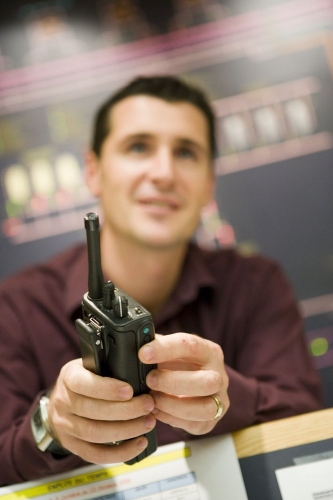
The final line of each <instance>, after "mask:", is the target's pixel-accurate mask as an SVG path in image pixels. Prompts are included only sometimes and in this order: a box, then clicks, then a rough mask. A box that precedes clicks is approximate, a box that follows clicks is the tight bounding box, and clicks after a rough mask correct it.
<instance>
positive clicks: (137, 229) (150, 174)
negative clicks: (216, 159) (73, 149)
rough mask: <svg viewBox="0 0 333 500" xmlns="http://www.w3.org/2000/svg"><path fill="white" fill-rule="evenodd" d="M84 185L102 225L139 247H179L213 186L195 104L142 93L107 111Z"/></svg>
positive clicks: (202, 122)
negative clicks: (106, 126)
mask: <svg viewBox="0 0 333 500" xmlns="http://www.w3.org/2000/svg"><path fill="white" fill-rule="evenodd" d="M110 130H111V132H110V134H109V135H108V137H107V138H106V140H105V141H104V143H103V147H102V151H101V155H100V158H98V159H96V158H95V157H92V159H91V161H90V165H89V164H88V169H87V180H88V185H89V186H90V189H91V191H92V193H93V194H94V195H95V196H98V197H99V198H100V201H101V205H102V209H103V212H104V230H105V231H111V234H113V235H114V236H116V237H118V238H119V237H123V238H126V239H127V240H129V241H135V242H137V243H140V244H141V245H144V246H149V247H154V248H167V247H172V246H175V245H176V246H177V245H179V244H180V245H183V244H184V243H185V242H187V241H188V240H189V239H190V238H191V236H192V234H193V232H194V231H195V229H196V226H197V224H198V221H199V218H200V212H201V209H202V207H203V206H204V205H205V204H206V203H207V202H208V201H209V199H210V197H211V194H212V188H213V174H212V170H211V165H210V151H209V143H208V125H207V122H206V118H205V116H204V115H203V113H202V112H201V111H200V110H199V109H198V108H196V107H195V106H194V105H192V104H189V103H185V102H181V103H168V102H165V101H163V100H161V99H158V98H155V97H149V96H144V95H139V96H133V97H127V98H126V99H124V100H122V101H120V102H119V103H117V104H116V105H115V107H114V108H113V110H112V113H111V128H110Z"/></svg>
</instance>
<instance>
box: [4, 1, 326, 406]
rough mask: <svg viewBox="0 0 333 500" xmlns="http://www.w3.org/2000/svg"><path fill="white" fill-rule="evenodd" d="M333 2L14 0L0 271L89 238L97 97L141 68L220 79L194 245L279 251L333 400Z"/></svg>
mask: <svg viewBox="0 0 333 500" xmlns="http://www.w3.org/2000/svg"><path fill="white" fill-rule="evenodd" d="M332 28H333V0H85V1H84V2H82V1H80V0H43V1H42V0H40V1H35V2H28V1H19V0H11V1H10V2H2V5H1V17H0V181H1V188H0V256H1V260H0V279H1V280H2V279H4V278H5V277H6V276H8V275H10V274H12V273H14V272H16V271H18V270H20V269H21V268H23V267H25V266H27V265H30V264H33V263H35V262H38V261H41V260H44V259H46V258H48V257H50V256H51V255H53V254H55V253H56V252H58V251H60V250H62V249H64V248H65V247H67V246H68V245H70V244H72V243H74V242H76V241H78V240H84V238H85V235H84V234H83V229H82V228H83V215H84V214H85V213H86V212H87V211H89V210H91V209H95V208H96V207H95V204H96V201H95V200H94V199H92V198H91V197H90V196H89V194H88V192H87V190H86V188H85V185H84V180H83V167H84V153H85V150H86V149H87V147H88V144H89V140H90V131H91V122H92V117H93V115H94V112H95V110H96V108H97V107H98V105H99V104H100V103H101V102H102V101H103V100H104V99H105V98H106V97H107V96H109V94H110V93H111V92H112V91H113V90H115V89H116V88H118V87H119V86H120V85H122V84H123V83H125V82H127V81H128V80H129V79H130V78H132V77H134V76H136V75H139V74H140V75H147V74H155V73H167V74H176V75H181V76H183V77H185V78H186V79H187V80H188V81H189V82H193V83H195V84H199V85H201V86H203V87H204V88H206V90H207V91H208V93H209V96H210V98H211V100H212V102H213V105H214V107H215V110H216V114H217V117H218V140H219V144H220V150H219V155H218V158H217V159H216V164H215V169H216V173H217V190H216V198H215V200H214V202H212V203H211V204H210V206H209V207H207V209H205V211H204V212H203V213H202V220H201V224H200V227H199V228H198V232H197V235H196V240H197V242H198V244H200V245H203V246H208V247H212V248H219V247H228V246H234V245H237V246H238V247H239V249H240V251H241V252H243V253H245V254H253V253H256V252H261V253H263V254H266V255H268V256H270V257H273V258H274V259H276V260H278V261H279V262H280V264H281V265H282V267H283V268H284V270H285V272H286V273H287V275H288V277H289V279H290V281H291V283H292V285H293V287H294V291H295V294H296V296H297V299H298V300H299V304H300V308H301V310H302V313H303V316H304V321H305V329H306V336H307V341H308V345H309V350H310V352H311V353H312V355H313V356H314V360H315V363H316V366H317V368H318V370H319V372H320V374H321V377H322V380H323V383H324V397H325V405H326V406H327V407H328V406H333V193H332V191H333V84H332V79H333V29H332Z"/></svg>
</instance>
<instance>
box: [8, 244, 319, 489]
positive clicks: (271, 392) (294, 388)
mask: <svg viewBox="0 0 333 500" xmlns="http://www.w3.org/2000/svg"><path fill="white" fill-rule="evenodd" d="M110 278H111V279H112V277H110ZM161 286H162V285H161ZM86 291H87V255H86V248H85V245H80V246H76V247H74V248H71V249H70V250H68V251H66V252H65V253H63V254H61V255H59V256H57V257H56V258H54V259H52V260H51V261H49V262H47V263H46V264H42V265H39V266H36V267H33V268H31V269H28V270H26V271H24V272H22V273H20V274H17V275H16V276H13V277H11V278H9V279H7V280H6V281H4V282H3V283H2V284H1V285H0V352H1V363H0V402H1V417H0V457H1V459H0V462H1V467H0V485H5V484H12V483H16V482H20V481H26V480H31V479H35V478H39V477H43V476H46V475H49V474H53V473H60V472H63V471H67V470H71V469H73V468H75V467H79V466H81V465H87V464H86V462H83V461H82V460H81V459H80V458H78V457H76V456H73V455H71V456H69V457H65V458H60V459H57V458H55V457H54V456H53V455H52V454H51V453H49V452H45V453H43V452H41V451H39V450H38V448H37V447H36V444H35V443H34V440H33V437H32V434H31V429H30V416H31V412H32V410H33V408H34V407H35V406H36V404H37V401H38V399H39V397H40V394H41V393H42V392H45V391H46V390H47V389H48V388H50V387H51V386H52V385H53V384H54V383H55V381H56V379H57V376H58V374H59V371H60V369H61V367H62V366H63V365H64V364H65V363H66V362H68V361H69V360H71V359H74V358H78V357H80V349H79V340H78V335H77V332H76V330H75V326H74V320H75V319H76V318H77V317H80V316H81V306H80V303H81V298H82V295H83V293H85V292H86ZM154 321H155V327H156V331H157V332H158V333H162V334H169V333H175V332H179V331H183V332H188V333H192V332H193V333H196V334H198V335H200V336H202V337H205V338H207V339H210V340H212V341H214V342H216V343H218V344H219V345H220V346H221V347H222V349H223V352H224V357H225V363H226V367H227V371H228V375H229V377H230V385H229V396H230V401H231V406H230V409H229V411H228V412H227V414H226V416H225V417H224V418H223V419H222V420H221V421H219V422H218V424H217V425H216V427H215V429H214V430H213V431H212V432H211V433H210V435H216V434H221V433H228V432H232V431H234V430H237V429H241V428H244V427H248V426H250V425H253V424H255V423H258V422H265V421H268V420H274V419H279V418H284V417H288V416H290V415H295V414H298V413H305V412H309V411H313V410H318V409H320V408H321V407H322V403H321V388H320V382H319V376H318V374H317V372H316V370H315V368H314V366H313V363H312V360H311V358H310V356H309V354H308V351H307V347H306V343H305V336H304V333H303V330H302V321H301V318H300V315H299V312H298V309H297V305H296V302H295V298H294V296H293V293H292V290H291V287H290V285H289V284H288V282H287V280H286V278H285V277H284V275H283V273H282V272H281V270H280V268H279V266H278V265H277V264H276V263H274V262H272V261H270V260H268V259H266V258H263V257H259V256H256V257H250V258H245V257H242V256H240V255H239V254H238V253H237V252H235V251H234V250H221V251H217V252H207V251H203V250H199V249H198V248H197V247H195V246H192V245H191V246H190V249H189V253H188V256H187V259H186V261H185V264H184V267H183V270H182V274H181V276H180V279H179V282H178V284H177V285H176V287H175V289H174V291H173V293H172V295H171V297H170V298H169V300H168V302H167V303H166V304H165V306H164V307H163V309H162V310H161V312H160V313H159V314H158V315H157V316H156V317H155V318H154ZM157 431H158V441H159V444H160V445H163V444H167V443H171V442H175V441H180V440H185V439H192V438H193V437H194V436H190V435H188V434H187V433H186V432H184V431H182V430H180V429H175V428H171V427H169V426H167V425H165V424H161V423H160V422H158V423H157Z"/></svg>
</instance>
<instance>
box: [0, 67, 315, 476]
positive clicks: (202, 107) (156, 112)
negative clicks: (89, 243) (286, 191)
mask: <svg viewBox="0 0 333 500" xmlns="http://www.w3.org/2000/svg"><path fill="white" fill-rule="evenodd" d="M214 137H215V136H214V117H213V114H212V111H211V109H210V106H209V104H208V102H207V100H206V98H205V97H204V95H203V94H202V93H201V91H199V90H197V89H195V88H192V87H191V86H188V85H186V84H184V83H183V82H181V81H180V80H178V79H176V78H172V77H151V78H138V79H136V80H134V81H133V82H131V83H130V84H129V85H128V86H126V87H125V88H124V89H121V90H120V91H119V92H118V93H117V94H116V95H115V96H113V97H112V98H111V99H110V100H109V101H108V102H107V103H106V104H105V105H104V106H102V108H101V109H100V111H99V113H98V115H97V119H96V124H95V132H94V138H93V144H92V150H91V152H90V153H89V154H88V156H87V169H86V180H87V184H88V186H89V188H90V190H91V192H92V193H93V194H94V195H95V196H96V197H98V198H99V200H100V204H101V209H102V212H103V219H104V221H103V227H102V232H101V254H102V266H103V272H104V275H105V277H106V278H107V279H110V280H112V281H113V282H114V283H115V284H116V285H117V286H119V288H121V289H122V290H124V291H126V293H128V294H129V295H130V296H132V297H133V298H135V299H136V300H137V301H138V302H139V303H141V304H142V305H143V306H145V307H146V308H147V309H149V310H150V311H151V312H152V314H153V317H154V322H155V327H156V331H157V332H158V335H157V336H156V339H155V340H154V341H152V342H151V343H149V344H147V345H146V346H144V347H142V348H141V349H140V351H139V357H140V360H141V361H142V362H143V363H147V364H153V363H158V369H157V370H153V371H152V372H150V373H149V375H148V376H147V384H148V386H149V387H150V388H151V393H150V394H145V395H140V396H137V397H133V391H132V388H131V387H130V386H129V385H128V384H126V383H124V382H121V381H119V380H115V379H112V378H107V377H105V378H102V377H100V376H98V375H95V374H93V373H91V372H89V371H87V370H85V369H84V368H83V366H82V361H81V359H80V351H79V342H78V335H77V333H76V331H75V327H74V320H75V319H76V318H78V317H79V316H80V315H81V306H80V302H81V298H82V295H83V293H84V292H85V291H86V289H87V257H86V248H85V245H79V246H77V247H75V248H74V249H70V250H69V251H67V252H65V253H64V254H62V255H60V256H58V257H56V258H54V259H52V261H51V262H49V263H47V264H45V265H40V266H37V267H35V268H33V269H30V270H27V271H26V272H24V273H21V274H20V275H18V276H15V277H12V278H11V279H9V280H7V281H6V282H4V283H3V284H2V287H1V290H0V299H1V302H0V304H1V315H0V348H1V353H2V358H3V361H2V363H1V366H0V381H1V383H0V395H1V401H3V402H5V404H3V407H2V415H1V419H0V456H1V465H2V467H1V469H0V483H1V484H6V483H7V484H8V483H9V484H10V483H15V482H19V481H23V480H29V479H34V478H37V477H41V476H45V475H48V474H51V473H59V472H62V471H65V470H70V469H71V468H74V467H77V466H80V465H84V464H86V463H87V462H88V463H114V462H120V461H127V460H129V459H131V458H133V457H135V456H136V455H138V453H139V452H141V451H142V450H143V449H144V448H145V447H146V445H147V441H146V439H145V437H143V434H145V433H146V432H147V431H148V430H150V429H152V428H154V426H155V425H157V432H158V441H159V444H160V445H163V444H166V443H169V442H174V441H178V440H184V439H191V438H193V437H194V436H198V435H205V434H208V433H209V435H216V434H220V433H223V432H231V431H233V430H236V429H239V428H242V427H246V426H249V425H252V424H255V423H257V422H263V421H267V420H272V419H277V418H283V417H287V416H289V415H293V414H296V413H301V412H306V411H312V410H316V409H319V408H320V407H321V403H320V388H319V381H318V375H317V374H316V372H315V370H314V368H313V366H312V363H311V360H310V359H309V356H308V353H307V349H306V345H305V342H304V336H303V332H302V328H301V320H300V317H299V314H298V311H297V307H296V305H295V300H294V298H293V295H292V292H291V290H290V287H289V285H288V283H287V282H286V280H285V278H284V276H283V274H282V273H281V271H280V269H279V267H278V266H277V265H276V264H275V263H273V262H271V261H269V260H267V259H264V258H262V257H252V258H243V257H241V256H239V255H238V254H237V252H236V251H234V250H221V251H217V252H214V253H211V252H207V251H202V250H199V249H198V248H197V247H195V246H194V245H192V244H191V243H190V239H191V237H192V235H193V232H194V231H195V228H196V226H197V224H198V221H199V217H200V212H201V209H202V208H203V207H204V206H205V204H206V203H207V202H208V201H209V200H210V198H211V196H212V193H213V189H214V176H213V172H212V167H211V162H212V157H213V154H214V148H215V138H214ZM46 392H48V400H45V398H43V395H44V394H45V393H46ZM41 397H42V399H41ZM40 401H41V403H40ZM45 401H47V406H44V403H45ZM40 404H41V406H42V412H44V413H43V415H44V417H45V419H47V420H48V422H46V424H47V430H48V433H49V434H50V436H51V437H52V438H53V440H54V441H53V442H52V443H51V444H50V446H49V447H48V448H47V449H46V450H45V451H41V450H39V449H38V447H37V444H36V442H35V441H36V440H37V441H38V437H36V432H35V433H34V434H35V435H34V434H33V432H32V430H31V424H30V420H31V417H32V416H33V415H35V414H36V411H39V409H40ZM229 406H230V408H229ZM45 412H46V414H45ZM115 441H122V443H121V444H120V445H119V446H105V445H104V443H109V442H115ZM66 450H67V451H66Z"/></svg>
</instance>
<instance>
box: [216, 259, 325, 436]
mask: <svg viewBox="0 0 333 500" xmlns="http://www.w3.org/2000/svg"><path fill="white" fill-rule="evenodd" d="M254 275H255V276H256V278H255V280H256V281H255V282H254V281H252V280H251V276H249V278H248V283H247V294H246V296H245V300H244V303H245V304H246V306H245V307H246V311H245V310H244V314H242V321H243V324H242V328H241V331H242V332H243V333H242V334H239V330H238V332H236V331H235V332H234V334H235V335H236V336H238V337H239V340H238V348H237V349H235V352H236V354H235V356H234V362H233V366H232V368H231V367H230V366H228V365H227V366H226V370H227V373H228V376H229V397H230V408H229V410H228V412H227V413H226V416H225V417H224V418H222V419H221V420H220V421H219V423H218V424H217V426H216V429H215V430H214V432H213V433H221V432H232V431H234V430H237V429H241V428H244V427H248V426H251V425H253V424H256V423H262V422H267V421H270V420H276V419H281V418H286V417H289V416H292V415H297V414H301V413H306V412H310V411H315V410H319V409H321V408H322V407H323V404H322V391H321V384H320V377H319V374H318V372H317V370H316V369H315V367H314V364H313V360H312V358H311V356H310V354H309V352H308V349H307V345H306V339H305V333H304V331H303V322H302V318H301V315H300V313H299V310H298V307H297V302H296V300H295V297H294V295H293V291H292V288H291V286H290V284H289V283H288V281H287V279H286V277H285V276H284V274H283V272H282V271H281V269H280V267H279V266H278V265H276V264H275V263H271V264H270V265H269V266H268V267H267V266H266V271H265V272H264V273H261V277H260V278H258V276H259V275H260V273H258V272H257V273H254ZM240 309H241V308H240Z"/></svg>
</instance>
